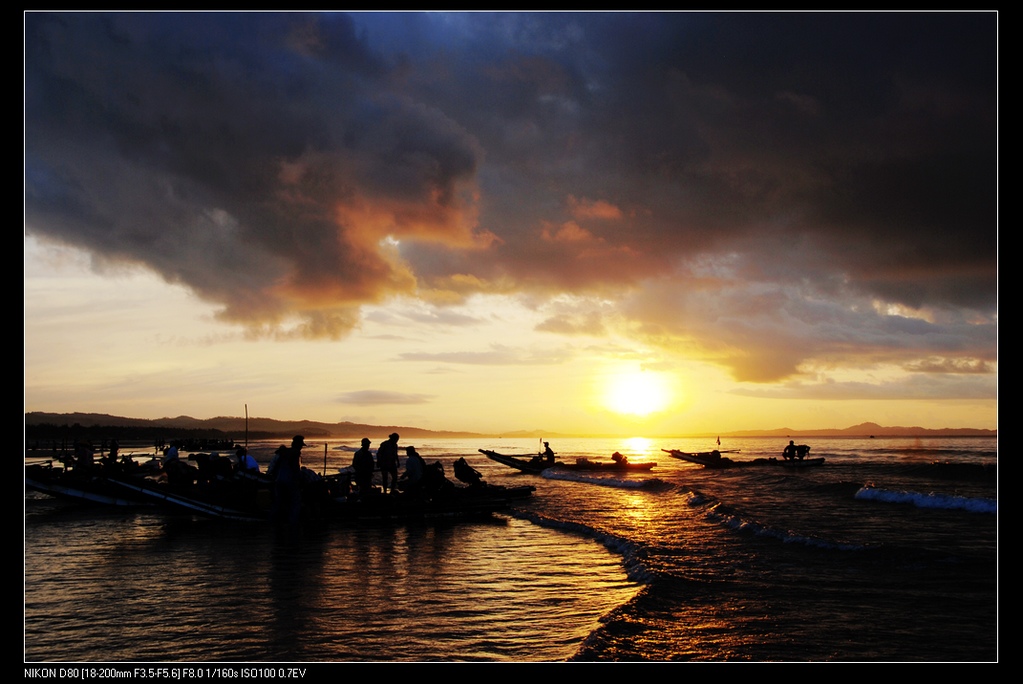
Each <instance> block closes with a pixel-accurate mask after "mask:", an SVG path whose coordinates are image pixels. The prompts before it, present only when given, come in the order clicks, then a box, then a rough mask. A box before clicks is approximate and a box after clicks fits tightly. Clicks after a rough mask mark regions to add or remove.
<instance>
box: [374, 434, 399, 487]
mask: <svg viewBox="0 0 1023 684" xmlns="http://www.w3.org/2000/svg"><path fill="white" fill-rule="evenodd" d="M399 465H401V463H400V459H399V458H398V433H397V432H392V433H391V435H390V436H389V437H388V438H387V441H386V442H381V443H380V447H379V448H378V449H377V467H379V468H380V477H381V478H383V481H384V494H386V493H387V480H388V478H390V480H391V493H392V494H393V493H394V492H396V491H398V466H399Z"/></svg>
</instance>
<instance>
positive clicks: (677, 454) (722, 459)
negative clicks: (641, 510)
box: [661, 449, 824, 469]
mask: <svg viewBox="0 0 1023 684" xmlns="http://www.w3.org/2000/svg"><path fill="white" fill-rule="evenodd" d="M661 451H663V452H665V453H666V454H668V455H669V456H671V457H672V458H677V459H679V460H680V461H688V462H690V463H696V464H697V465H702V466H703V467H705V468H712V469H713V468H719V469H725V468H745V467H748V466H781V467H783V468H810V467H813V466H819V465H824V458H804V459H793V460H786V459H784V458H774V457H771V458H754V459H751V460H748V461H735V460H732V459H730V458H728V457H727V456H722V455H721V454H722V453H735V452H727V451H725V452H721V451H696V452H692V451H679V450H678V449H661Z"/></svg>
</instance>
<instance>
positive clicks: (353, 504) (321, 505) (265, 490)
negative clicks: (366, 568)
mask: <svg viewBox="0 0 1023 684" xmlns="http://www.w3.org/2000/svg"><path fill="white" fill-rule="evenodd" d="M309 472H311V471H309ZM350 484H351V483H350V474H349V473H347V472H339V473H338V474H335V475H328V476H324V477H320V476H309V479H307V480H306V481H305V484H304V485H303V487H302V514H301V520H302V521H303V522H323V523H359V522H385V521H430V520H438V521H439V520H459V519H469V518H481V517H486V516H489V515H491V514H493V513H496V512H498V511H501V510H505V509H507V508H508V507H510V506H511V505H512V503H513V502H515V501H518V500H521V499H524V498H528V497H530V496H532V494H533V492H535V491H536V488H535V487H533V486H531V485H523V486H519V487H504V486H500V485H489V484H486V483H479V484H476V485H473V486H459V485H456V484H454V483H453V482H450V481H447V480H444V481H443V482H442V483H441V485H440V486H438V487H436V488H432V489H421V490H419V491H417V492H401V493H395V494H388V495H385V494H382V493H380V490H379V489H378V488H373V489H372V490H371V491H369V492H366V493H364V494H362V495H357V494H353V493H352V491H351V487H350ZM25 486H26V488H28V489H32V490H34V491H38V492H41V493H43V494H47V495H49V496H53V497H56V498H61V499H67V500H73V501H77V502H81V503H93V504H102V505H106V506H117V507H120V506H156V507H158V508H162V509H164V510H166V511H168V512H171V513H184V514H192V515H201V516H203V517H207V518H216V519H221V520H234V521H246V522H270V521H272V520H273V518H274V513H275V511H274V482H273V480H272V479H270V478H269V477H267V476H266V475H264V474H259V473H255V472H247V471H237V472H235V473H233V474H232V475H230V476H217V477H212V478H210V479H208V480H188V481H184V482H182V481H178V482H171V481H168V480H167V478H166V477H161V476H160V473H159V471H158V470H157V471H155V472H153V471H150V470H147V472H146V474H145V475H141V474H134V473H124V472H105V471H104V470H103V469H102V468H99V467H96V468H89V469H86V468H60V467H54V466H53V465H52V463H50V464H38V465H29V466H26V468H25Z"/></svg>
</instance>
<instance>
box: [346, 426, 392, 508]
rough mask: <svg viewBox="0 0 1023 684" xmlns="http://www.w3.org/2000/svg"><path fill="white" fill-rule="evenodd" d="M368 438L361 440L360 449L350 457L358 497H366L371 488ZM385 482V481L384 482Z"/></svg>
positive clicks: (371, 467)
mask: <svg viewBox="0 0 1023 684" xmlns="http://www.w3.org/2000/svg"><path fill="white" fill-rule="evenodd" d="M369 444H370V441H369V438H368V437H363V438H362V448H361V449H359V450H358V451H356V452H355V455H354V456H353V457H352V470H354V471H355V485H356V486H357V487H358V488H359V495H360V496H368V495H369V492H370V490H371V489H372V488H373V470H374V465H373V454H372V453H371V452H370V450H369ZM385 444H386V442H385ZM385 482H386V481H385Z"/></svg>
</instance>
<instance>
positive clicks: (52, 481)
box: [25, 463, 148, 507]
mask: <svg viewBox="0 0 1023 684" xmlns="http://www.w3.org/2000/svg"><path fill="white" fill-rule="evenodd" d="M25 487H26V488H28V489H31V490H33V491H36V492H40V493H43V494H48V495H49V496H52V497H55V498H58V499H65V500H68V501H77V502H80V503H94V504H102V505H104V506H122V507H126V506H143V505H147V504H148V502H147V501H146V500H145V499H143V498H141V497H138V496H133V495H132V494H131V493H129V492H125V491H124V490H123V489H121V488H119V487H117V486H116V485H114V484H112V483H111V482H110V480H109V479H108V478H107V477H106V476H104V475H103V474H102V471H101V470H99V469H98V468H97V469H96V472H95V473H92V472H87V471H84V470H75V469H66V468H54V467H53V465H52V464H51V463H45V464H33V465H27V466H25Z"/></svg>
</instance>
